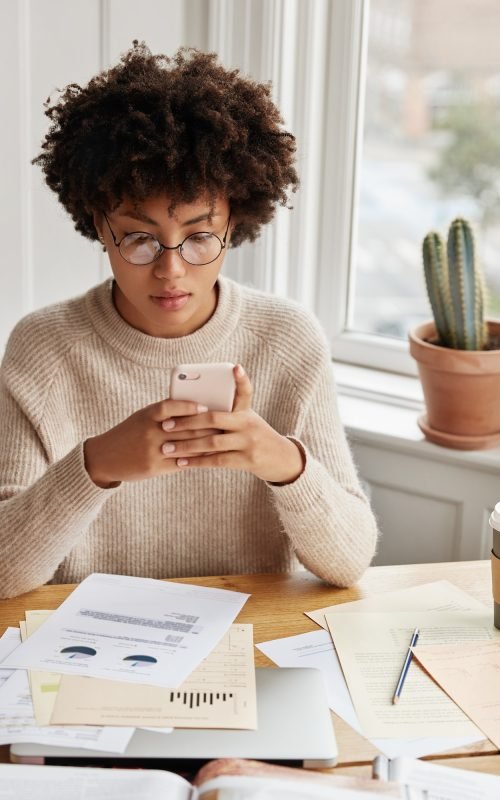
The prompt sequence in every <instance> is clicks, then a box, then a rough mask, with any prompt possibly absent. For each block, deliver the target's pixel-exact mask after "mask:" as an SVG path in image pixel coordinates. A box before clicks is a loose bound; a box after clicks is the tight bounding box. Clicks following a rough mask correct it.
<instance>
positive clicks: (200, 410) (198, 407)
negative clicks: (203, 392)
mask: <svg viewBox="0 0 500 800" xmlns="http://www.w3.org/2000/svg"><path fill="white" fill-rule="evenodd" d="M196 409H197V411H198V414H203V413H204V412H205V411H208V406H196Z"/></svg>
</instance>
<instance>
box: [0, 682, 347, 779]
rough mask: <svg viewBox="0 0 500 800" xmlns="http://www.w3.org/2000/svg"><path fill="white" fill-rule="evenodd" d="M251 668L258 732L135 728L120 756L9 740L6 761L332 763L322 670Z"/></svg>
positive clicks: (309, 765)
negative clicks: (254, 686) (10, 741)
mask: <svg viewBox="0 0 500 800" xmlns="http://www.w3.org/2000/svg"><path fill="white" fill-rule="evenodd" d="M255 672H256V684H257V726H258V727H257V730H196V729H176V730H174V731H173V732H172V733H170V734H162V733H157V732H154V731H150V730H147V731H146V730H136V731H135V733H134V735H133V736H132V739H131V740H130V742H129V745H128V747H127V749H126V750H125V752H124V753H122V754H117V753H103V752H99V753H97V752H96V753H93V752H92V751H89V750H81V749H77V748H67V747H55V746H49V745H37V744H13V745H11V747H10V758H11V761H13V762H17V763H35V764H43V763H45V764H76V765H82V766H85V765H94V766H106V765H108V766H109V765H111V764H116V765H117V766H133V765H137V766H148V767H156V768H172V765H173V764H179V765H180V767H181V769H184V768H186V769H191V768H193V767H194V768H197V767H198V766H199V765H201V764H203V763H205V762H206V761H210V760H212V759H217V758H252V759H257V760H260V761H273V762H278V763H281V764H287V765H290V766H303V767H306V768H308V769H322V768H325V767H332V766H334V765H335V763H336V760H337V755H338V751H337V743H336V740H335V733H334V730H333V724H332V717H331V713H330V710H329V708H328V702H327V697H326V689H325V685H324V681H323V676H322V675H321V672H320V671H319V670H317V669H310V668H302V667H301V668H298V667H297V668H288V669H273V668H261V669H256V671H255Z"/></svg>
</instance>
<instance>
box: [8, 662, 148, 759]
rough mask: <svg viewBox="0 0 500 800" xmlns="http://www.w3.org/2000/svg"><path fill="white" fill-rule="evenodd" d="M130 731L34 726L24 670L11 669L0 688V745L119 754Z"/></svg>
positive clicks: (128, 737)
mask: <svg viewBox="0 0 500 800" xmlns="http://www.w3.org/2000/svg"><path fill="white" fill-rule="evenodd" d="M133 732H134V729H133V728H95V727H86V728H69V727H68V728H59V727H46V728H41V727H38V726H37V725H36V720H35V717H34V714H33V705H32V702H31V693H30V688H29V684H28V676H27V673H26V670H24V669H17V670H14V673H13V675H12V676H11V677H10V678H9V679H8V680H7V681H5V683H4V684H3V686H1V687H0V744H13V743H14V742H37V743H38V744H55V745H61V746H64V747H84V748H87V749H91V750H104V751H108V752H112V753H123V751H124V750H125V748H126V747H127V745H128V743H129V741H130V739H131V737H132V734H133Z"/></svg>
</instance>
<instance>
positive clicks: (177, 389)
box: [170, 362, 236, 411]
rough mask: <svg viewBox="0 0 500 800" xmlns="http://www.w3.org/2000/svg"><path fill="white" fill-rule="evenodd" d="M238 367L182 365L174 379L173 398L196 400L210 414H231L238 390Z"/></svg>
mask: <svg viewBox="0 0 500 800" xmlns="http://www.w3.org/2000/svg"><path fill="white" fill-rule="evenodd" d="M233 369H234V364H230V363H229V362H222V363H218V364H179V365H178V366H177V367H174V369H173V370H172V375H171V377H170V399H171V400H192V401H193V402H195V403H201V404H202V405H205V406H208V408H209V410H210V411H231V409H232V407H233V401H234V392H235V388H236V384H235V380H234V375H233Z"/></svg>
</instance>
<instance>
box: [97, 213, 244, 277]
mask: <svg viewBox="0 0 500 800" xmlns="http://www.w3.org/2000/svg"><path fill="white" fill-rule="evenodd" d="M104 219H105V220H106V222H107V223H108V228H109V230H110V233H111V236H112V237H113V242H114V245H115V247H117V248H118V250H119V251H120V255H121V257H122V258H124V259H125V261H128V263H129V264H136V265H145V264H152V263H153V262H154V261H157V260H158V259H159V258H160V256H161V254H162V253H163V251H164V250H178V251H179V255H180V257H181V258H182V259H184V261H186V262H187V263H188V264H193V265H195V266H199V267H203V266H204V265H205V264H211V263H212V261H215V260H216V259H217V258H219V256H220V254H221V253H222V251H223V250H224V248H225V247H226V238H227V233H228V231H229V223H230V221H231V214H230V215H229V219H228V221H227V226H226V232H225V234H224V238H223V239H222V240H221V239H219V237H218V236H216V234H215V233H210V232H209V231H200V232H198V233H192V234H191V235H190V236H186V238H185V239H183V240H182V242H181V243H180V244H176V245H175V246H173V247H168V246H167V245H166V244H162V243H161V242H159V241H158V239H156V237H154V236H152V235H151V234H150V233H146V232H145V231H134V232H133V233H127V235H126V236H124V237H123V239H121V240H120V241H119V242H117V241H116V236H115V234H114V233H113V230H112V228H111V225H110V224H109V219H108V218H107V216H106V214H104Z"/></svg>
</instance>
